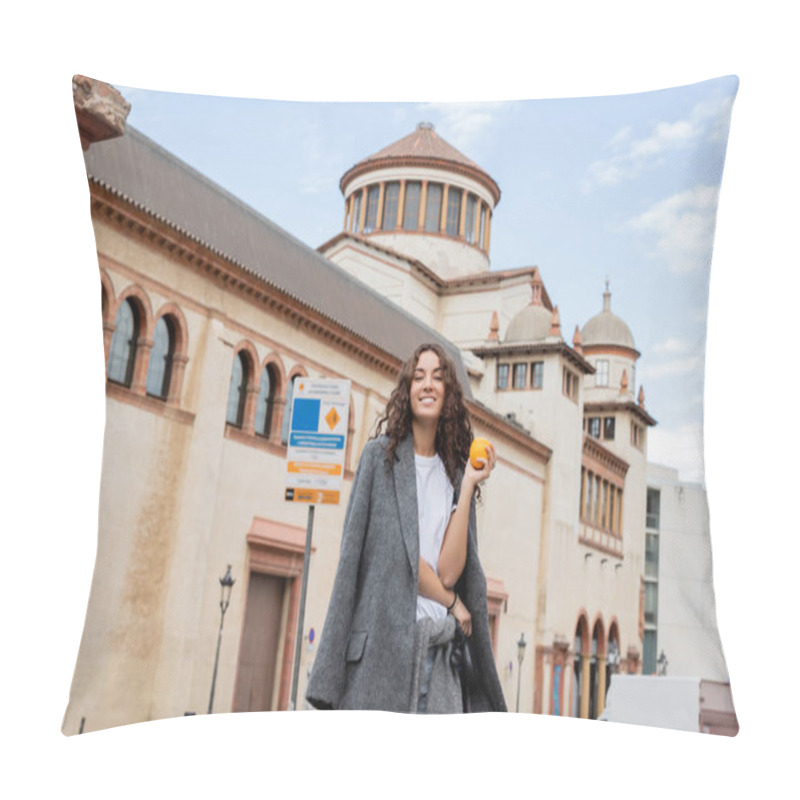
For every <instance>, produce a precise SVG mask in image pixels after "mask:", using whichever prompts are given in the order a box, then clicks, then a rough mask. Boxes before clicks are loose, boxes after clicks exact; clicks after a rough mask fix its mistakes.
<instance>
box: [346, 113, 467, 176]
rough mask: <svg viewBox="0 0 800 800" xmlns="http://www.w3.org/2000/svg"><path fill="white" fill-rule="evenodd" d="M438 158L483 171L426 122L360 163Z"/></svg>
mask: <svg viewBox="0 0 800 800" xmlns="http://www.w3.org/2000/svg"><path fill="white" fill-rule="evenodd" d="M408 157H412V158H440V159H442V160H443V161H453V162H455V163H457V164H463V165H465V166H468V167H472V168H473V169H479V170H481V172H483V170H482V169H481V167H479V166H478V165H477V164H476V163H475V162H474V161H472V160H471V159H469V158H467V157H466V156H465V155H464V154H463V153H461V152H459V151H458V150H456V148H455V147H453V145H451V144H448V143H447V142H446V141H445V140H444V139H442V137H441V136H439V134H438V133H436V131H435V130H434V128H433V126H432V125H430V124H429V123H426V122H421V123H420V124H419V125H418V126H417V129H416V130H415V131H412V132H411V133H409V134H408V136H404V137H403V138H402V139H399V140H398V141H396V142H395V143H394V144H390V145H388V147H384V148H383V149H382V150H378V152H377V153H373V155H371V156H367V158H365V159H363V160H362V161H360V162H359V163H360V164H363V163H365V162H368V161H379V160H381V159H384V158H408Z"/></svg>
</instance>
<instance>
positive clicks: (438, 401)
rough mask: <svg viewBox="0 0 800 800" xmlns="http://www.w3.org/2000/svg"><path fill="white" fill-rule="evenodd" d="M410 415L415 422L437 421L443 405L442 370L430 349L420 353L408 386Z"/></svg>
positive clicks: (437, 358)
mask: <svg viewBox="0 0 800 800" xmlns="http://www.w3.org/2000/svg"><path fill="white" fill-rule="evenodd" d="M409 395H410V399H411V416H412V417H413V419H414V420H415V421H417V422H438V421H439V417H440V416H441V413H442V406H443V405H444V395H445V386H444V370H443V369H442V367H441V365H440V364H439V356H437V355H436V353H434V352H433V351H432V350H425V351H424V352H423V353H420V356H419V359H418V360H417V366H416V367H415V368H414V374H413V375H412V377H411V387H410V388H409Z"/></svg>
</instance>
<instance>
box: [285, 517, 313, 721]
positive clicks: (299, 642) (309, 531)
mask: <svg viewBox="0 0 800 800" xmlns="http://www.w3.org/2000/svg"><path fill="white" fill-rule="evenodd" d="M313 531H314V506H313V505H310V506H309V507H308V526H307V527H306V552H305V554H304V555H303V586H302V589H301V591H300V614H299V619H298V620H297V634H296V641H295V643H294V670H293V673H292V704H291V706H290V709H291V710H292V711H295V710H296V709H297V677H298V674H299V672H300V648H301V647H302V645H303V624H304V620H305V614H306V588H307V587H308V565H309V561H310V557H311V535H312V533H313Z"/></svg>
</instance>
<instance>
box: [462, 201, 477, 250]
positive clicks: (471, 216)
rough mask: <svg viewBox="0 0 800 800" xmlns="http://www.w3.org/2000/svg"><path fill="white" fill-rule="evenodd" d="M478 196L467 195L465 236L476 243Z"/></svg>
mask: <svg viewBox="0 0 800 800" xmlns="http://www.w3.org/2000/svg"><path fill="white" fill-rule="evenodd" d="M476 203H477V198H476V197H475V195H474V194H468V195H467V208H466V212H465V215H464V238H465V239H466V240H467V241H468V242H469V243H470V244H475V205H476Z"/></svg>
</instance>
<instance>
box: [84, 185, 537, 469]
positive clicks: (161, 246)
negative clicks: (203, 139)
mask: <svg viewBox="0 0 800 800" xmlns="http://www.w3.org/2000/svg"><path fill="white" fill-rule="evenodd" d="M89 189H90V196H91V210H92V215H93V216H94V217H95V218H97V219H101V220H104V221H105V222H107V223H109V224H111V225H113V226H115V227H117V228H118V229H120V230H122V231H124V232H125V233H127V234H128V235H131V236H136V237H138V238H139V239H141V240H142V241H144V242H145V243H146V244H147V245H148V246H150V247H153V248H156V249H158V250H161V251H166V252H167V253H169V255H170V257H172V258H174V259H176V260H178V261H180V262H181V263H182V264H184V265H185V266H187V267H189V268H191V269H193V270H194V271H195V272H197V273H198V274H201V275H203V276H205V277H206V278H209V279H210V280H213V281H215V282H217V283H218V284H219V285H220V286H222V287H223V288H225V289H226V290H228V291H235V292H238V293H239V294H240V295H243V296H245V297H246V298H247V299H249V300H250V301H251V302H253V303H254V304H256V305H258V306H260V307H262V308H266V309H268V310H269V311H271V312H272V313H275V314H282V315H283V316H285V317H287V318H288V319H289V320H291V321H292V323H293V324H294V325H295V326H296V327H298V328H299V327H303V328H306V329H307V330H308V331H309V332H310V333H312V334H316V335H318V336H319V337H320V338H323V339H325V341H326V342H328V343H329V344H334V345H336V346H337V347H340V348H341V349H342V350H344V351H345V352H348V353H351V354H353V355H354V356H355V357H356V358H358V359H360V360H361V361H362V362H364V363H366V364H367V365H369V366H371V367H373V368H376V369H378V370H380V371H382V372H384V373H385V374H387V375H389V376H391V377H392V379H394V378H396V376H397V374H398V372H399V371H400V368H401V367H402V362H401V361H400V360H399V359H398V358H396V357H395V356H393V355H391V354H389V353H386V352H385V351H384V350H382V349H381V348H379V347H378V346H377V345H375V344H373V343H372V342H369V341H368V340H366V339H364V338H363V337H361V336H360V335H359V334H357V333H355V332H354V331H352V330H350V329H349V328H346V327H345V326H343V325H341V324H340V323H338V322H336V321H335V320H333V319H331V318H330V317H328V316H326V315H325V314H323V313H322V312H321V311H319V310H318V309H316V308H312V307H311V306H309V305H307V304H305V303H303V302H302V301H301V300H299V299H298V298H296V297H293V296H292V295H290V294H289V293H288V292H285V291H283V290H281V289H279V288H278V287H277V286H274V285H273V284H271V283H270V282H269V281H268V280H267V279H266V278H264V277H263V276H261V275H258V274H257V273H255V272H253V271H252V270H249V269H248V268H247V267H245V266H243V265H242V264H239V263H238V262H236V261H234V260H233V259H231V258H229V257H228V256H226V255H225V254H224V253H220V252H218V251H216V250H214V249H213V248H211V247H210V246H208V245H206V244H205V243H203V242H201V241H200V240H198V239H197V238H196V237H193V236H192V235H191V234H190V233H188V232H187V231H184V230H182V229H181V228H179V227H178V226H176V225H173V224H172V223H169V222H167V221H166V220H164V219H163V218H158V217H156V216H155V215H153V214H152V213H150V212H148V211H147V210H146V209H143V208H140V207H138V206H137V205H135V204H134V203H132V202H131V201H130V200H128V199H127V198H125V197H123V196H122V195H121V194H119V193H118V192H116V191H114V190H113V189H111V188H110V187H108V186H106V185H104V184H101V183H100V182H98V181H97V180H94V179H93V178H92V177H91V176H90V177H89ZM465 402H466V404H467V408H468V409H469V411H470V413H471V414H473V415H474V416H475V418H477V419H478V420H480V423H481V424H482V425H483V426H485V427H486V428H487V429H488V430H491V431H492V432H493V433H494V434H495V435H497V436H500V437H503V438H505V439H506V440H508V441H513V442H516V443H518V444H520V445H522V446H523V447H525V448H526V449H528V450H529V451H530V452H532V453H534V454H535V455H536V456H537V457H539V458H540V459H542V461H543V462H546V461H547V460H548V459H549V458H550V454H551V453H552V451H551V450H550V449H549V448H547V447H545V446H544V445H543V444H541V443H540V442H538V441H536V440H535V439H533V438H532V437H531V436H530V435H529V434H527V433H525V432H523V431H520V430H518V429H517V428H516V427H515V426H513V425H511V423H509V422H506V421H505V420H504V419H503V418H502V417H500V416H498V415H497V414H495V412H493V411H490V410H488V409H486V408H484V407H482V406H480V405H478V404H476V403H475V402H474V401H472V400H465Z"/></svg>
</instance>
